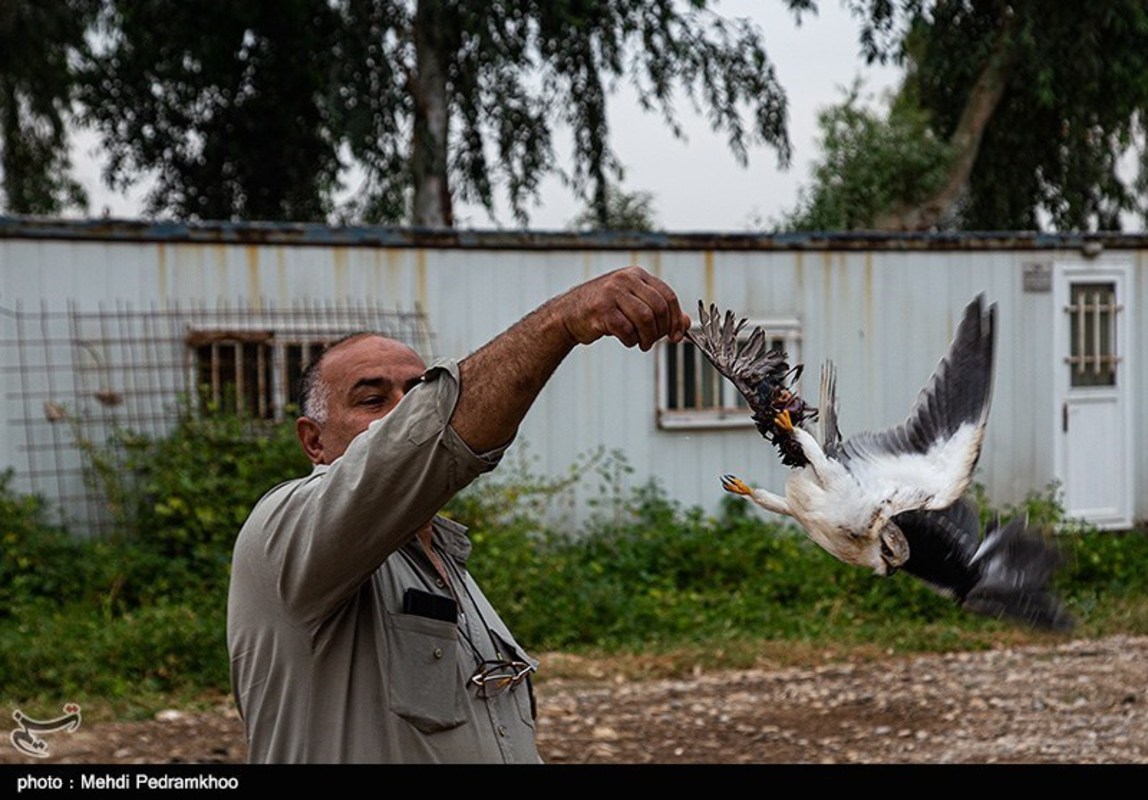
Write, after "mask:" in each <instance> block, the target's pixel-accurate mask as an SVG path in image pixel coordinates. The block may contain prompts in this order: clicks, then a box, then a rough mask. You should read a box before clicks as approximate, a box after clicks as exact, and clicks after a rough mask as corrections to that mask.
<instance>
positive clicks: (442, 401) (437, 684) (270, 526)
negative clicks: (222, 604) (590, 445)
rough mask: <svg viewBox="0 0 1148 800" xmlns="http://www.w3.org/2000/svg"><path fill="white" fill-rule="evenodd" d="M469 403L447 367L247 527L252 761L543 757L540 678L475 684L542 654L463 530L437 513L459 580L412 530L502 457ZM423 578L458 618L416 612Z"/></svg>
mask: <svg viewBox="0 0 1148 800" xmlns="http://www.w3.org/2000/svg"><path fill="white" fill-rule="evenodd" d="M457 399H458V367H457V365H456V364H454V363H453V362H448V363H444V364H440V365H436V366H435V367H433V368H432V369H431V370H429V371H428V373H427V380H426V382H425V383H424V384H421V385H419V386H417V387H415V388H414V389H412V390H411V391H410V392H409V393H408V394H407V395H406V397H404V398H403V400H402V401H401V402H400V403H399V405H398V406H396V407H395V409H394V410H393V411H392V412H391V413H390V414H388V415H387V416H386V417H385V418H383V419H381V420H377V421H375V422H373V423H372V424H371V426H370V428H368V430H367V431H365V432H364V433H362V434H360V435H359V436H358V437H357V438H356V439H355V440H354V441H353V442H352V443H351V445H350V446H349V447H348V448H347V451H346V452H345V453H344V454H343V456H342V457H341V458H339V459H338V460H336V461H335V462H334V463H333V464H331V465H330V466H324V465H319V466H316V467H315V469H314V471H313V472H312V473H311V475H310V476H308V477H306V478H301V479H298V480H294V481H290V482H288V483H284V484H281V485H280V486H277V487H276V488H274V489H272V490H271V491H270V492H268V493H267V495H265V496H264V497H263V498H262V499H261V500H260V501H259V503H258V504H257V505H256V507H255V509H254V510H253V511H252V513H251V516H250V517H249V518H248V520H247V522H246V523H245V524H244V526H243V529H242V530H241V531H240V533H239V537H238V539H237V540H236V544H235V552H234V560H233V563H232V574H231V586H230V593H229V597H228V620H227V641H228V649H229V650H230V654H231V682H232V690H233V692H234V694H235V699H236V703H237V704H238V707H239V712H240V714H241V715H242V717H243V720H244V724H245V725H246V729H247V743H248V751H249V752H248V757H249V760H250V761H251V762H253V763H265V762H273V763H284V762H295V763H302V762H312V763H336V762H537V761H539V755H538V751H537V749H536V747H535V741H534V714H533V708H532V706H533V698H532V694H531V687H530V685H529V682H526V683H522V684H520V685H518V686H516V687H514V688H513V689H510V690H508V691H504V692H503V693H501V694H499V695H497V696H495V697H493V698H489V699H483V698H480V697H478V692H477V690H476V688H475V687H473V686H471V685H470V683H469V681H468V678H469V677H470V675H472V674H473V673H474V671H475V669H476V667H477V664H478V662H479V661H480V660H483V659H497V658H515V659H520V660H525V661H528V662H529V663H532V664H534V663H536V662H534V661H532V660H531V659H530V658H529V657H528V656H527V655H526V654H525V653H524V652H523V651H522V649H521V648H520V647H519V646H518V645H517V643H516V642H515V641H514V639H513V637H512V636H511V634H510V632H509V631H508V630H507V629H506V626H505V625H504V624H503V622H502V620H501V619H499V617H498V615H497V614H496V613H495V611H494V609H493V608H492V607H491V605H490V603H489V602H488V601H487V599H486V598H485V597H484V596H483V594H482V591H481V590H480V589H479V588H478V586H477V584H476V583H475V582H474V581H473V580H472V579H471V577H470V575H469V573H468V572H467V571H466V559H467V555H468V554H469V551H470V542H469V540H468V539H467V538H466V536H465V528H463V527H462V526H461V525H458V524H456V523H453V522H451V521H450V520H447V519H443V518H439V517H435V518H434V524H433V541H434V549H435V551H436V552H437V554H438V555H439V556H440V559H441V560H442V561H443V562H444V564H445V566H446V570H447V574H448V576H449V578H450V583H449V585H448V584H447V583H445V582H444V581H443V580H442V578H441V577H440V576H439V574H438V572H437V571H436V570H435V568H434V567H433V566H432V564H431V562H430V560H429V559H428V558H427V556H426V554H425V552H424V551H423V548H422V546H421V544H420V543H419V541H418V540H417V538H413V534H414V532H415V531H416V530H418V528H420V527H421V526H422V525H423V524H424V523H425V522H426V521H427V520H428V519H430V518H431V517H432V516H434V514H435V513H436V512H437V510H438V509H439V508H440V507H441V506H442V505H443V504H444V503H446V501H447V500H448V499H449V498H450V497H451V496H453V495H454V494H455V493H456V492H458V491H459V490H460V489H462V488H463V487H464V486H466V485H467V484H468V483H470V482H471V481H472V480H473V479H474V478H475V477H477V476H478V475H479V474H481V473H483V472H485V471H487V470H490V469H492V468H493V467H494V465H495V464H496V463H497V462H498V460H499V458H500V457H501V454H502V451H501V450H500V451H497V452H495V453H493V454H488V455H487V456H485V457H482V456H478V455H475V454H474V453H473V452H472V451H471V450H470V449H469V448H468V447H467V446H466V444H465V443H464V442H463V441H462V440H461V439H460V438H459V437H458V435H457V434H455V432H454V430H453V429H452V428H451V427H450V426H449V425H448V424H447V423H448V421H449V419H450V416H451V413H452V411H453V409H454V405H455V402H456V401H457ZM409 588H414V589H420V590H423V591H428V592H432V593H434V594H438V595H445V596H448V597H450V596H453V597H454V599H455V600H456V602H457V603H458V611H459V613H458V620H457V622H456V621H445V620H440V619H432V618H429V617H426V616H419V615H417V614H410V613H403V597H404V594H405V593H406V590H407V589H409Z"/></svg>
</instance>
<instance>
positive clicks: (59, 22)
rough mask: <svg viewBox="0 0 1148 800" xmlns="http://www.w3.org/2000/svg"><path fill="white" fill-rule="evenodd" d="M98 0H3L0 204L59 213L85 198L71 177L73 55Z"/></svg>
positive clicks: (0, 15)
mask: <svg viewBox="0 0 1148 800" xmlns="http://www.w3.org/2000/svg"><path fill="white" fill-rule="evenodd" d="M95 10H96V0H51V2H40V1H39V0H5V2H3V3H0V208H5V209H7V210H9V211H12V212H14V213H17V214H44V215H47V214H56V213H59V212H60V211H62V210H64V209H67V208H70V207H83V206H84V205H86V203H87V199H86V197H85V196H84V192H83V189H82V188H81V187H80V185H79V184H78V183H77V182H76V181H75V180H74V179H72V178H70V177H69V176H68V171H69V168H70V159H69V157H68V142H67V122H68V118H69V110H70V108H71V104H72V99H73V92H74V86H75V72H74V70H73V62H74V59H75V57H76V56H78V55H79V54H81V53H83V52H84V50H85V48H86V42H85V38H84V34H85V31H86V30H87V28H88V25H89V23H90V22H91V20H92V19H93V17H94V14H95Z"/></svg>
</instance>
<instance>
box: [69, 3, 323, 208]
mask: <svg viewBox="0 0 1148 800" xmlns="http://www.w3.org/2000/svg"><path fill="white" fill-rule="evenodd" d="M100 22H101V24H100V33H101V36H100V39H99V41H100V42H101V46H100V47H99V48H98V50H97V51H96V52H94V53H93V54H92V57H91V59H90V60H89V61H88V62H87V63H86V64H85V65H84V67H83V78H84V81H83V91H82V94H81V98H82V101H83V104H84V107H85V115H84V119H85V121H86V122H87V123H88V124H90V125H92V126H94V127H95V128H96V129H97V130H98V131H99V133H100V135H101V137H102V141H103V143H104V145H105V147H106V149H107V150H108V153H109V164H108V169H107V177H108V179H109V182H110V183H111V184H112V185H113V186H115V187H117V188H121V189H122V188H126V187H127V186H129V185H131V184H133V183H134V182H136V181H138V180H140V178H141V176H150V177H152V178H153V179H154V184H153V188H152V190H151V191H150V193H149V195H148V197H147V200H146V203H147V212H148V213H150V214H160V213H165V212H167V213H172V214H176V215H178V216H181V217H186V218H192V219H223V220H226V219H248V220H303V221H306V220H323V219H325V217H326V216H327V214H328V213H329V212H330V211H331V209H332V207H333V203H332V199H331V198H332V196H333V193H334V191H335V189H336V188H337V185H338V176H339V171H340V167H341V162H340V159H339V153H338V151H339V146H340V141H341V136H340V135H339V132H338V131H336V130H334V129H333V128H332V126H331V102H332V98H331V96H330V93H331V92H332V91H333V84H332V75H333V74H334V72H335V70H336V69H337V63H336V57H337V45H338V42H339V34H340V31H341V20H340V17H339V15H338V11H337V9H335V8H333V7H332V4H331V3H328V2H326V0H276V1H275V2H269V1H268V0H261V1H260V2H245V3H217V2H213V0H132V1H131V2H115V1H114V0H105V2H104V4H103V13H102V15H101V20H100Z"/></svg>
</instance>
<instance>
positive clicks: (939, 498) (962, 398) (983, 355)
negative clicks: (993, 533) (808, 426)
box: [840, 295, 996, 508]
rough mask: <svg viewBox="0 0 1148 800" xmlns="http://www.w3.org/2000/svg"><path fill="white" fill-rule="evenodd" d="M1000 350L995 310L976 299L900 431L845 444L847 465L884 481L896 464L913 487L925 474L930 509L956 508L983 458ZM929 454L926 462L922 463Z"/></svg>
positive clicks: (863, 436) (843, 455)
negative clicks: (931, 499)
mask: <svg viewBox="0 0 1148 800" xmlns="http://www.w3.org/2000/svg"><path fill="white" fill-rule="evenodd" d="M995 345H996V305H995V304H994V305H991V306H989V307H987V308H986V307H985V299H984V295H978V296H977V297H976V298H975V299H974V300H973V301H972V302H971V303H969V304H968V306H966V307H965V311H964V316H963V318H962V319H961V323H960V325H959V326H958V327H957V332H956V335H955V336H954V337H953V341H952V343H951V344H950V346H949V351H948V353H946V354H945V356H944V358H942V359H941V361H940V362H939V363H938V364H937V367H936V369H935V370H934V371H933V374H932V376H931V377H930V378H929V381H928V383H927V384H926V385H925V387H924V388H923V389H922V390H921V392H920V394H919V395H918V396H917V400H916V402H915V403H914V405H913V408H912V410H911V411H910V412H909V416H908V418H907V419H906V420H905V421H904V422H903V423H901V424H900V425H897V426H895V427H892V428H888V429H886V430H882V431H878V432H864V433H861V434H858V435H856V436H853V437H850V438H849V439H847V440H845V441H844V442H843V443H842V445H841V453H840V458H841V460H842V461H845V462H847V464H848V466H849V469H850V470H851V471H853V472H855V473H856V472H858V471H863V470H865V469H866V468H869V467H874V468H877V469H879V470H881V471H882V472H883V473H884V474H885V475H886V476H887V475H890V474H892V470H893V469H894V466H893V465H894V462H897V463H896V467H895V469H896V470H897V474H898V478H897V479H898V480H899V481H901V480H904V481H905V482H906V483H909V482H915V478H913V476H919V478H920V480H921V486H920V489H921V491H920V492H919V494H921V495H927V496H930V497H935V500H936V502H935V503H932V504H931V505H930V506H929V507H930V508H943V507H945V506H947V505H949V504H950V503H952V502H953V501H954V500H955V499H956V498H958V497H960V496H961V495H962V494H963V493H964V491H965V489H966V488H967V486H968V481H969V478H970V477H971V475H972V471H973V467H974V466H975V465H976V462H977V460H978V459H979V457H980V452H981V445H982V444H983V442H984V431H985V424H986V423H987V421H988V413H989V404H990V401H991V399H992V385H993V358H994V351H995ZM926 454H929V459H928V460H927V461H926V460H924V459H923V458H921V457H923V456H925V455H926ZM917 459H920V461H919V463H918V461H917ZM942 465H943V466H944V470H945V471H944V472H943V473H942V472H941V469H942Z"/></svg>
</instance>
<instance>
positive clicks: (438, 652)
mask: <svg viewBox="0 0 1148 800" xmlns="http://www.w3.org/2000/svg"><path fill="white" fill-rule="evenodd" d="M434 657H435V658H442V648H441V647H436V648H435V649H434Z"/></svg>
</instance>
